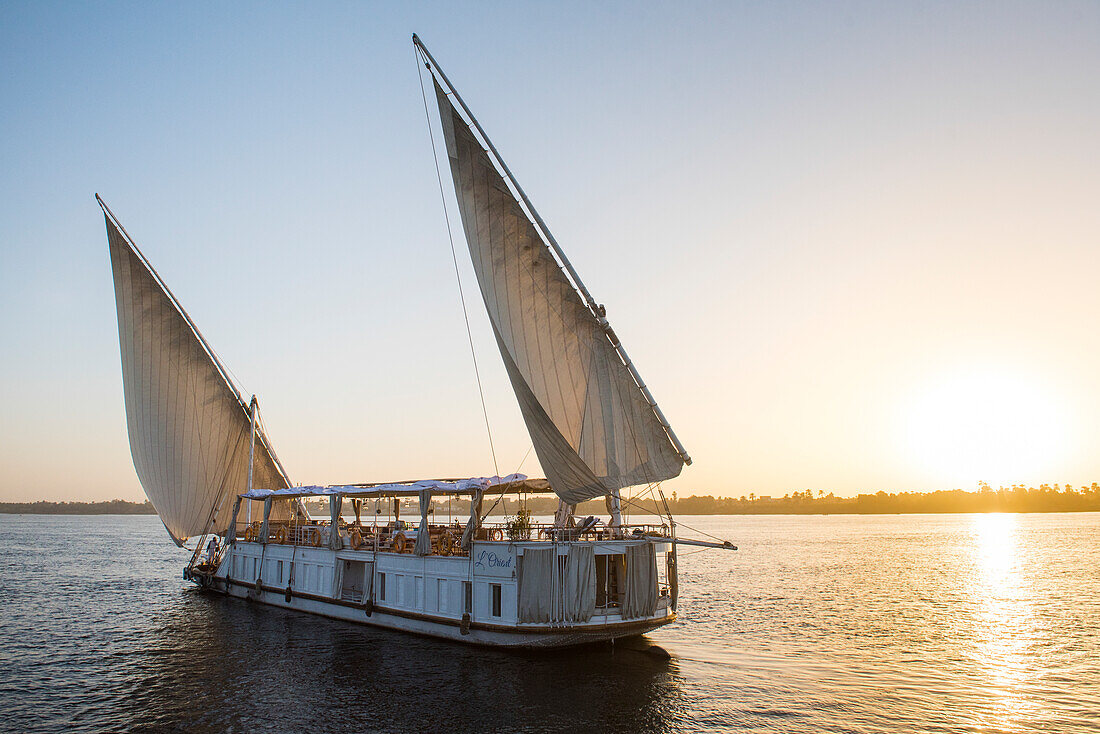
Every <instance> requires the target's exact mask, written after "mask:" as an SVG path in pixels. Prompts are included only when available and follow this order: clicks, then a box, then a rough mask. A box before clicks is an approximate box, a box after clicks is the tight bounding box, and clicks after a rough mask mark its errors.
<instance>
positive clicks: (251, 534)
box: [244, 525, 256, 543]
mask: <svg viewBox="0 0 1100 734" xmlns="http://www.w3.org/2000/svg"><path fill="white" fill-rule="evenodd" d="M244 539H245V542H246V543H253V542H255V541H256V528H254V527H252V526H251V525H249V526H248V527H247V528H245V529H244Z"/></svg>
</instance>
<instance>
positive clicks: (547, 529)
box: [477, 522, 671, 542]
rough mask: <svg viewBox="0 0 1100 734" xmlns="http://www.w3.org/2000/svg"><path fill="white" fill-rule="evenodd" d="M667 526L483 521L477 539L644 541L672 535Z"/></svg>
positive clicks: (513, 540)
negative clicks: (519, 524) (522, 524)
mask: <svg viewBox="0 0 1100 734" xmlns="http://www.w3.org/2000/svg"><path fill="white" fill-rule="evenodd" d="M670 537H671V535H670V533H669V527H668V525H655V524H651V523H645V524H626V525H619V526H617V527H611V526H609V525H605V524H603V523H596V524H592V525H589V526H584V525H583V524H582V525H578V526H574V527H564V528H563V527H558V526H556V525H554V524H552V523H537V522H533V523H528V524H527V525H526V526H525V527H516V525H515V524H514V523H507V522H505V523H484V524H482V526H481V529H480V530H479V531H478V536H477V539H478V540H508V541H512V542H529V541H548V542H561V541H572V542H576V541H601V540H643V539H645V538H670Z"/></svg>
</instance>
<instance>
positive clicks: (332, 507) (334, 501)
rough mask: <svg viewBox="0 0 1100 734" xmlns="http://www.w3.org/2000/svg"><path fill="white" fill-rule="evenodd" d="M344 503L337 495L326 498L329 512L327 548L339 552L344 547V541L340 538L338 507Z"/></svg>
mask: <svg viewBox="0 0 1100 734" xmlns="http://www.w3.org/2000/svg"><path fill="white" fill-rule="evenodd" d="M343 502H344V498H343V497H341V496H340V495H338V494H334V495H332V496H331V497H329V498H328V511H329V531H328V546H329V548H332V549H333V550H340V549H341V548H343V547H344V541H343V539H342V538H341V537H340V507H341V505H342V504H343Z"/></svg>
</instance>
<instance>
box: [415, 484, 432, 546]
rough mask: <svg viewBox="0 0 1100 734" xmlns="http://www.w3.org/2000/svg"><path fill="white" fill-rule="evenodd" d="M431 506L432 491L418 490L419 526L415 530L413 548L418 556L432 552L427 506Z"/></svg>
mask: <svg viewBox="0 0 1100 734" xmlns="http://www.w3.org/2000/svg"><path fill="white" fill-rule="evenodd" d="M431 506H432V491H431V490H430V489H422V490H420V527H419V528H418V529H417V531H416V547H415V548H414V549H413V550H415V551H416V555H418V556H426V555H428V554H429V553H431V552H432V536H431V534H430V532H429V531H428V508H429V507H431Z"/></svg>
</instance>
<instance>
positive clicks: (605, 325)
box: [412, 33, 691, 466]
mask: <svg viewBox="0 0 1100 734" xmlns="http://www.w3.org/2000/svg"><path fill="white" fill-rule="evenodd" d="M412 40H413V45H414V46H416V48H418V49H419V50H420V51H421V52H422V53H423V54H424V57H425V58H426V59H427V61H428V68H429V70H430V71H431V72H432V74H433V76H434V75H436V74H438V76H439V78H440V80H441V81H442V82H443V83H444V84H446V85H447V88H448V89H449V90H450V91H451V94H453V95H454V97H455V100H456V101H457V102H458V104H459V105H460V106H461V107H462V111H463V112H465V113H466V116H467V117H468V118H470V122H471V123H472V124H473V126H474V128H476V129H477V131H478V133H479V134H480V135H481V139H482V140H483V141H484V142H485V144H486V145H487V146H488V149H489V151H490V152H491V153H492V155H493V158H494V159H495V163H496V164H497V165H499V166H500V168H501V171H502V172H503V173H504V175H505V176H506V177H507V178H508V181H509V182H510V183H511V184H512V186H513V187H515V189H516V193H517V194H518V195H519V198H520V200H521V203H522V204H523V205H524V206H525V207H526V209H527V211H528V212H529V213H530V215H531V219H532V222H531V223H532V224H534V225H535V226H536V227H537V228H538V229H539V231H540V233H541V234H542V236H543V238H544V239H545V240H546V242H547V244H549V245H550V247H551V248H553V250H554V252H555V254H557V256H558V259H559V260H560V261H561V264H562V266H563V267H564V268H565V270H566V272H568V273H569V277H570V278H571V279H572V280H573V284H574V287H575V288H576V290H577V292H578V293H579V294H580V296H581V298H582V299H583V300H584V302H585V305H587V306H588V309H589V311H591V313H592V315H593V316H594V317H595V318H596V321H597V322H598V323H599V325H600V327H601V328H602V329H603V330H604V334H605V335H606V336H607V339H608V341H610V342H611V346H612V347H613V348H614V349H615V352H616V353H617V354H618V355H619V358H620V359H621V360H622V361H623V364H624V365H626V368H627V370H628V371H629V372H630V376H631V377H632V378H633V379H634V382H635V384H636V385H637V387H638V389H639V390H640V391H641V393H642V397H644V398H645V400H646V402H647V403H648V404H649V407H650V408H651V409H652V410H653V414H654V415H655V416H656V417H657V421H658V422H659V423H660V424H661V428H663V429H664V432H665V435H667V436H668V439H669V441H671V442H672V446H673V448H675V449H676V453H677V454H679V455H680V458H681V459H682V460H683V462H684V463H685V464H687V465H688V466H690V465H691V456H690V455H688V452H687V449H685V448H684V445H683V444H682V443H681V442H680V439H679V438H678V437H677V436H676V432H675V431H673V430H672V426H671V425H670V424H669V422H668V419H667V418H666V417H665V414H664V412H662V411H661V408H660V407H659V406H658V405H657V401H656V400H655V399H654V398H653V394H652V393H651V392H650V391H649V388H648V387H646V384H645V382H644V381H643V380H642V376H641V375H640V374H639V373H638V369H637V368H636V367H635V366H634V363H633V362H632V361H631V360H630V356H629V355H627V353H626V350H625V349H624V348H623V346H622V343H621V342H620V341H619V338H618V336H616V334H615V331H614V330H613V329H612V328H611V324H610V323H609V322H608V321H607V309H606V308H605V307H604V306H603V305H602V304H599V303H597V302H596V299H595V298H593V297H592V293H591V292H589V290H588V288H587V287H585V285H584V281H583V280H581V276H580V275H579V274H578V273H577V271H576V269H575V268H574V267H573V263H571V262H569V258H568V257H566V255H565V252H564V251H563V250H562V248H561V245H559V244H558V241H557V239H556V238H555V237H554V234H553V233H552V232H551V231H550V228H549V227H548V226H546V222H545V221H544V220H543V218H542V216H541V215H540V214H539V212H538V210H537V209H535V205H534V204H532V203H531V200H530V199H529V198H527V193H526V192H525V191H524V190H523V187H522V186H520V185H519V181H517V180H516V177H515V176H513V175H512V171H511V169H509V168H508V164H507V163H505V162H504V158H503V157H502V156H501V155H500V153H499V152H498V151H497V149H496V146H495V145H493V141H492V140H491V139H490V138H489V136H488V135H487V134H486V133H485V130H484V129H483V128H482V127H481V123H480V122H478V121H477V118H476V117H474V113H473V112H471V111H470V108H469V107H467V106H466V102H465V101H463V99H462V95H461V94H459V93H458V90H457V89H455V87H454V85H453V84H451V80H450V79H448V78H447V74H446V72H444V71H443V69H442V68H441V67H440V66H439V64H438V63H437V62H436V60H435V57H434V56H432V53H431V51H429V50H428V47H427V46H425V45H424V42H423V41H421V40H420V37H419V36H417V35H416V34H415V33H414V34H413V37H412ZM433 155H434V151H433Z"/></svg>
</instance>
